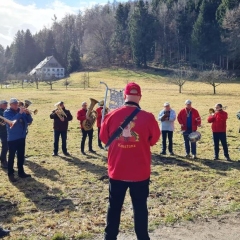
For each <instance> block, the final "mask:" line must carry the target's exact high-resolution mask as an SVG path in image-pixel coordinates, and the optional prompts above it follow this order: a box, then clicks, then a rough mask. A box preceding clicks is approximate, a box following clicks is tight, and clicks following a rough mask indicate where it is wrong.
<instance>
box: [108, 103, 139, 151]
mask: <svg viewBox="0 0 240 240" xmlns="http://www.w3.org/2000/svg"><path fill="white" fill-rule="evenodd" d="M139 112H140V108H138V107H137V108H136V109H134V111H133V112H132V113H131V115H130V116H128V117H127V118H126V119H125V121H124V122H123V123H122V124H121V126H119V127H118V128H117V130H116V131H115V132H114V133H113V134H112V136H111V137H110V138H109V139H108V142H107V144H106V146H105V148H107V147H109V146H110V144H111V143H112V141H113V140H114V139H116V138H117V137H119V136H120V134H121V133H122V131H123V129H124V128H125V127H126V126H127V125H128V124H129V123H130V122H131V121H132V120H133V118H134V117H135V116H136V115H137V114H138V113H139Z"/></svg>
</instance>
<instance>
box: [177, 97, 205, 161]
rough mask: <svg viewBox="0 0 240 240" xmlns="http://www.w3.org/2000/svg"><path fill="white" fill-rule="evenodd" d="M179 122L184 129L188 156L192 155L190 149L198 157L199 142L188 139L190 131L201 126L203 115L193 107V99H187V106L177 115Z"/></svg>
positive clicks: (193, 156)
mask: <svg viewBox="0 0 240 240" xmlns="http://www.w3.org/2000/svg"><path fill="white" fill-rule="evenodd" d="M177 119H178V122H179V124H180V125H181V130H182V131H183V138H184V143H185V151H186V158H189V157H190V151H191V152H192V158H193V159H196V158H197V155H196V154H197V144H196V142H191V147H190V141H189V139H188V136H189V134H190V133H192V132H195V131H197V128H198V127H200V126H201V117H200V115H199V113H198V111H197V109H195V108H193V107H192V101H191V100H186V101H185V108H183V109H182V110H181V111H180V112H179V113H178V116H177Z"/></svg>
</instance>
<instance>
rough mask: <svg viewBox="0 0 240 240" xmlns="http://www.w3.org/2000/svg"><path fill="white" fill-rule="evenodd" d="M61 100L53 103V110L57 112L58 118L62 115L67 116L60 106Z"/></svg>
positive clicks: (62, 116)
mask: <svg viewBox="0 0 240 240" xmlns="http://www.w3.org/2000/svg"><path fill="white" fill-rule="evenodd" d="M60 105H61V102H58V103H56V104H54V106H55V107H57V109H56V110H55V113H56V114H57V116H58V117H59V118H60V119H63V118H64V117H67V115H66V113H65V112H64V111H63V109H62V108H61V106H60Z"/></svg>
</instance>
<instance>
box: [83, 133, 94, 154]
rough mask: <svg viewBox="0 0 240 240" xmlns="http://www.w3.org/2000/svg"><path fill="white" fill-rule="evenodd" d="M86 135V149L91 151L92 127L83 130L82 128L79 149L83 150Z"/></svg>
mask: <svg viewBox="0 0 240 240" xmlns="http://www.w3.org/2000/svg"><path fill="white" fill-rule="evenodd" d="M87 136H88V150H89V151H91V150H93V149H92V139H93V129H91V130H88V131H85V130H84V129H82V141H81V151H82V152H84V146H85V141H86V138H87Z"/></svg>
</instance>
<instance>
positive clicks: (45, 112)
mask: <svg viewBox="0 0 240 240" xmlns="http://www.w3.org/2000/svg"><path fill="white" fill-rule="evenodd" d="M83 74H84V73H76V74H72V75H71V76H70V78H69V81H70V85H69V86H68V90H65V86H64V81H65V80H64V79H63V80H60V81H58V82H56V83H55V84H54V85H53V90H52V91H51V90H50V89H49V86H48V85H46V84H44V83H41V84H40V85H39V89H38V90H37V89H35V87H34V85H33V86H32V87H29V86H28V87H26V88H24V89H21V88H20V86H17V85H15V87H14V88H9V89H0V92H1V98H2V99H3V98H5V99H7V100H9V99H10V98H11V97H16V98H18V99H20V100H24V99H29V100H31V101H32V102H33V105H32V106H30V109H32V110H34V109H36V108H37V109H38V110H39V112H38V114H37V115H36V116H34V121H33V124H32V125H31V126H30V128H29V134H28V136H27V147H26V155H27V158H28V160H27V164H26V166H25V168H26V172H27V173H31V174H32V175H33V179H31V180H19V181H18V183H16V184H15V185H12V184H11V183H9V181H8V179H7V175H6V173H5V172H4V171H3V170H0V172H1V182H0V192H1V197H0V221H1V222H2V223H3V225H4V226H5V227H8V228H11V230H12V233H11V238H9V239H51V238H53V236H54V235H55V239H64V238H66V239H88V238H91V237H92V238H94V236H95V235H96V234H100V233H102V232H103V229H104V225H105V218H106V211H107V202H108V181H107V180H106V179H104V180H99V179H100V178H101V177H102V176H104V175H106V173H107V171H106V158H105V156H106V152H104V151H103V150H99V149H98V148H97V138H96V133H97V131H96V129H95V132H94V149H95V150H97V155H92V154H88V155H87V156H82V155H81V154H80V140H81V134H80V129H79V122H78V121H77V119H76V112H77V110H78V109H79V108H80V106H81V103H82V101H88V102H89V98H90V97H91V98H95V99H99V100H100V99H103V98H104V95H105V87H104V86H103V85H101V84H100V81H104V82H106V83H107V84H108V86H109V87H110V88H116V89H119V90H120V89H123V88H124V86H125V85H126V83H127V82H130V81H136V82H137V83H139V84H140V85H141V87H142V94H143V96H142V100H141V107H142V108H143V109H145V110H147V111H149V112H152V113H153V114H154V115H155V116H156V118H157V115H158V113H159V111H160V110H161V109H162V105H163V103H164V102H166V101H169V102H170V103H171V106H172V108H173V109H175V110H176V112H178V111H179V110H180V109H181V108H182V107H183V106H184V101H185V100H186V99H191V100H192V101H193V107H195V108H197V109H198V110H199V112H200V114H201V116H204V117H203V123H202V125H203V127H202V128H200V129H199V131H200V132H201V134H202V139H201V141H200V142H199V143H198V149H197V151H198V157H199V160H196V161H191V160H186V159H185V158H183V156H184V155H185V154H184V147H183V138H182V135H181V134H179V133H178V131H179V125H178V124H177V122H176V124H175V126H176V131H175V133H174V152H175V153H176V154H177V156H176V157H174V158H173V157H166V158H159V156H158V154H159V152H160V141H159V143H158V144H157V145H156V146H154V147H153V148H152V154H153V155H152V175H151V181H152V183H151V185H150V190H151V191H150V197H149V202H148V205H149V225H150V229H151V230H153V229H154V228H156V226H157V225H159V224H173V223H175V222H176V221H192V220H194V219H196V218H209V217H210V216H214V215H218V214H223V213H226V212H232V211H237V210H239V209H240V197H239V196H240V194H239V193H240V190H239V183H240V179H239V168H240V163H238V162H237V160H238V159H239V150H238V148H239V133H238V128H239V121H238V120H237V118H236V112H237V111H238V110H239V106H240V98H239V92H240V91H239V90H240V86H239V85H238V84H236V83H234V84H223V85H220V86H219V87H218V88H217V93H218V94H217V95H216V96H214V95H212V89H211V86H209V85H206V84H203V83H197V82H191V83H186V84H185V85H184V88H183V93H182V94H178V87H177V86H175V85H169V84H167V82H168V79H167V78H165V77H162V76H160V75H157V74H156V73H154V72H153V73H144V72H140V73H138V72H134V71H130V70H129V71H128V70H123V69H118V70H117V69H115V70H101V71H95V72H90V73H89V77H90V78H89V86H90V87H89V88H86V89H85V90H84V88H83V83H82V82H81V81H82V79H83V78H82V76H83ZM58 101H64V102H65V105H66V108H67V109H69V110H70V111H71V113H72V114H73V116H74V119H73V121H72V122H70V124H69V131H68V151H69V152H70V153H71V157H65V156H64V155H62V154H61V151H60V157H52V156H51V153H52V149H53V128H52V120H51V119H50V118H49V115H50V113H51V111H52V110H53V109H54V104H55V103H56V102H58ZM218 102H220V103H222V104H223V106H228V107H227V112H228V114H229V119H228V132H227V134H228V144H229V151H230V156H231V158H232V159H233V160H234V162H233V163H228V162H226V161H219V162H213V161H212V157H213V144H212V138H211V128H210V125H209V124H208V123H207V121H206V118H207V114H208V109H209V108H210V107H213V106H214V105H215V104H216V103H218ZM60 149H61V147H60ZM220 157H221V158H222V159H223V153H222V149H221V151H220ZM132 227H133V219H132V207H131V201H130V198H129V196H128V197H127V198H126V201H125V203H124V208H123V212H122V221H121V231H128V230H129V229H132ZM6 239H7V238H6Z"/></svg>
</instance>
